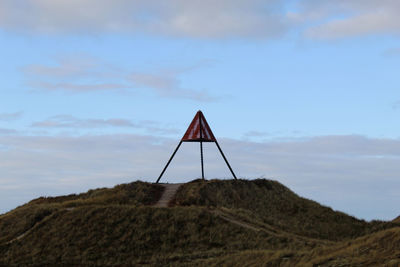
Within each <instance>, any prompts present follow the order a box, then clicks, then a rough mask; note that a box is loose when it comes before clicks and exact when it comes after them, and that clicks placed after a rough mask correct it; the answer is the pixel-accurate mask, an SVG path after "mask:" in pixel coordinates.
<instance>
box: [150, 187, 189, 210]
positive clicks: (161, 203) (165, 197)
mask: <svg viewBox="0 0 400 267" xmlns="http://www.w3.org/2000/svg"><path fill="white" fill-rule="evenodd" d="M160 185H162V186H164V187H165V189H164V192H163V194H162V195H161V198H160V199H159V200H158V202H157V203H156V204H155V205H154V207H159V208H163V207H168V203H169V202H170V201H171V200H172V199H173V198H174V196H175V194H176V191H178V188H179V187H180V186H181V185H182V184H160Z"/></svg>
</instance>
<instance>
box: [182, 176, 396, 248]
mask: <svg viewBox="0 0 400 267" xmlns="http://www.w3.org/2000/svg"><path fill="white" fill-rule="evenodd" d="M175 204H176V205H183V206H189V205H198V206H212V207H226V208H231V209H235V210H236V212H237V213H238V214H240V213H241V212H242V213H244V214H246V215H247V216H248V217H251V218H253V219H257V220H259V221H262V222H263V223H266V224H268V225H272V226H275V227H277V228H279V229H281V230H284V231H287V232H291V233H296V234H298V235H303V236H308V237H312V238H318V239H327V240H332V241H338V240H344V239H347V238H354V237H358V236H361V235H365V234H368V233H372V232H375V231H377V230H381V229H384V228H386V227H388V226H390V224H388V223H383V222H372V223H367V222H365V221H363V220H358V219H356V218H354V217H351V216H349V215H346V214H344V213H342V212H337V211H333V210H332V209H331V208H328V207H324V206H321V205H320V204H318V203H317V202H314V201H311V200H308V199H304V198H301V197H299V196H297V195H296V194H295V193H293V192H292V191H290V190H289V189H288V188H287V187H285V186H283V185H282V184H280V183H278V182H276V181H270V180H264V179H258V180H251V181H247V180H238V181H235V180H228V181H221V180H211V181H208V182H192V183H187V184H184V185H183V186H182V187H181V188H180V189H179V190H178V192H177V195H176V198H175Z"/></svg>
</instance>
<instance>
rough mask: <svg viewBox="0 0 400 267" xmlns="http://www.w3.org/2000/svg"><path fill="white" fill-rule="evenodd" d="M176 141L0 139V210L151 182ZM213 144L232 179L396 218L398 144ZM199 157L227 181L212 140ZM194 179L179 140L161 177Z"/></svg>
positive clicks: (189, 156)
mask: <svg viewBox="0 0 400 267" xmlns="http://www.w3.org/2000/svg"><path fill="white" fill-rule="evenodd" d="M177 143H178V140H172V139H169V138H160V137H152V136H141V135H101V136H89V135H88V136H80V137H68V136H57V137H48V136H12V135H11V136H0V147H1V149H0V170H1V172H0V203H2V204H1V207H0V209H1V211H6V210H8V209H10V208H13V207H15V206H16V205H17V204H22V202H24V201H27V200H29V198H33V197H38V196H39V195H54V194H68V193H73V192H77V191H79V192H80V191H85V190H88V189H90V188H94V187H102V186H112V185H114V184H116V183H122V182H128V181H132V180H136V179H142V180H147V181H151V182H152V181H155V180H156V178H157V177H158V175H159V173H160V172H161V170H162V168H163V167H164V164H165V163H166V161H167V160H168V158H169V156H170V155H171V153H172V151H173V149H174V148H175V146H176V145H177ZM219 143H220V145H221V147H222V149H223V150H224V153H225V155H226V156H227V158H228V160H229V161H230V163H231V165H232V167H233V169H234V171H235V173H236V174H237V175H238V176H239V177H247V178H255V177H260V176H263V175H264V176H266V177H270V178H274V179H277V180H279V181H280V182H282V183H283V184H285V185H287V186H289V187H290V188H291V189H292V190H294V191H295V192H297V193H299V194H300V195H303V196H306V197H308V198H311V199H314V200H317V201H320V202H322V203H324V204H328V205H330V206H332V207H333V208H335V209H339V210H343V211H345V212H349V213H351V214H353V215H357V216H359V217H363V218H368V219H372V218H381V219H390V218H394V217H396V216H398V215H399V214H400V210H399V209H398V205H395V204H394V203H397V202H398V195H397V194H398V193H397V191H398V188H399V186H400V181H399V179H398V173H400V165H399V164H398V162H399V159H400V140H395V139H369V138H365V137H362V136H322V137H315V138H309V139H293V140H291V141H285V142H280V141H274V142H265V143H255V142H249V141H238V140H229V139H221V140H219ZM204 158H205V171H206V177H208V178H213V177H231V175H230V173H229V170H228V168H227V167H226V166H225V163H224V161H223V159H222V158H221V155H220V154H219V152H218V150H217V149H216V147H215V145H214V144H213V143H209V144H205V146H204ZM21 166H23V168H21ZM199 176H200V169H199V147H198V144H197V143H184V144H183V145H182V147H181V149H180V150H179V151H178V153H177V154H176V157H175V158H174V160H173V161H172V163H171V165H170V167H169V168H168V170H167V172H166V173H165V176H164V177H163V179H162V180H163V181H164V182H167V181H168V182H178V181H189V180H191V179H195V178H197V177H199ZM10 190H11V191H12V192H13V195H16V196H20V198H19V199H17V200H15V201H16V202H12V203H11V202H9V201H7V197H6V194H8V193H9V192H10ZM366 203H368V204H366Z"/></svg>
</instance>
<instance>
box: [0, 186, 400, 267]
mask: <svg viewBox="0 0 400 267" xmlns="http://www.w3.org/2000/svg"><path fill="white" fill-rule="evenodd" d="M162 192H163V187H162V186H160V185H155V184H149V183H144V182H134V183H131V184H126V185H118V186H116V187H114V188H111V189H107V188H102V189H96V190H90V191H88V192H87V193H83V194H79V195H69V196H62V197H52V198H46V197H42V198H38V199H35V200H33V201H31V202H29V203H27V204H25V205H23V206H21V207H19V208H17V209H15V210H13V211H11V212H9V213H7V214H4V215H2V216H1V217H0V266H55V265H57V266H137V265H151V266H168V265H173V266H189V265H190V266H296V265H298V266H313V265H314V264H315V265H321V266H338V265H339V264H344V265H343V266H346V264H347V266H357V265H360V266H361V265H364V266H365V265H374V264H375V265H379V264H381V263H382V264H383V263H384V264H387V266H396V265H394V264H396V263H398V259H399V257H400V255H399V254H398V252H399V251H400V247H399V244H400V228H398V227H396V226H398V225H399V224H396V223H388V222H365V221H362V220H358V219H356V218H353V217H351V216H348V215H346V214H344V213H341V212H336V211H333V210H332V209H330V208H328V207H324V206H321V205H319V204H318V203H316V202H314V201H310V200H307V199H304V198H301V197H299V196H297V195H296V194H294V193H293V192H291V191H290V190H289V189H287V188H286V187H284V186H283V185H281V184H279V183H278V182H275V181H269V180H253V181H246V180H239V181H233V180H224V181H220V180H212V181H206V182H203V181H194V182H192V183H188V184H185V185H183V186H182V187H181V188H180V190H179V191H178V192H177V195H176V197H175V199H174V200H173V203H174V204H175V206H174V207H171V208H156V207H153V206H152V205H153V204H154V203H156V202H157V200H158V199H159V198H160V196H161V194H162ZM385 229H386V230H385ZM23 234H25V235H24V236H23V237H22V238H20V239H17V237H21V235H23ZM396 257H397V258H396ZM376 263H379V264H376ZM349 264H350V265H349Z"/></svg>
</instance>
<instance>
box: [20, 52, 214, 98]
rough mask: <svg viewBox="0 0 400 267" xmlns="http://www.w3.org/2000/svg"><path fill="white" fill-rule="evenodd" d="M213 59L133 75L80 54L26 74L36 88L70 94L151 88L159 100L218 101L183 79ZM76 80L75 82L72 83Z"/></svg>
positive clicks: (37, 66) (29, 67)
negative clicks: (182, 79)
mask: <svg viewBox="0 0 400 267" xmlns="http://www.w3.org/2000/svg"><path fill="white" fill-rule="evenodd" d="M210 64H211V62H210V61H209V60H206V61H202V62H199V63H198V64H194V65H192V66H187V67H184V68H180V69H173V68H171V69H163V70H159V71H154V72H138V71H137V72H131V71H129V70H124V69H120V68H118V67H116V66H113V65H111V64H108V63H104V62H100V61H99V60H97V59H95V58H93V57H90V56H87V55H80V56H79V57H78V56H75V57H69V58H57V59H56V61H55V63H54V64H53V65H43V64H30V65H27V66H25V67H24V68H23V69H22V71H23V72H24V74H25V77H26V79H27V81H26V82H27V84H28V85H29V86H30V87H32V88H36V89H41V90H47V91H57V90H58V91H66V92H74V93H81V92H96V91H116V90H130V91H132V89H133V88H136V89H139V90H136V92H138V91H141V92H143V91H144V90H143V89H147V90H148V89H150V90H151V91H152V92H154V93H155V94H156V95H157V96H159V97H164V98H175V99H176V98H178V99H190V100H193V101H198V102H214V101H218V100H219V99H220V97H218V96H213V95H211V94H209V93H208V92H207V91H206V90H195V89H189V88H183V87H182V86H181V83H180V77H181V76H182V75H183V74H184V73H187V72H189V71H194V70H196V69H198V68H202V67H207V66H209V65H210ZM72 81H73V82H72Z"/></svg>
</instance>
